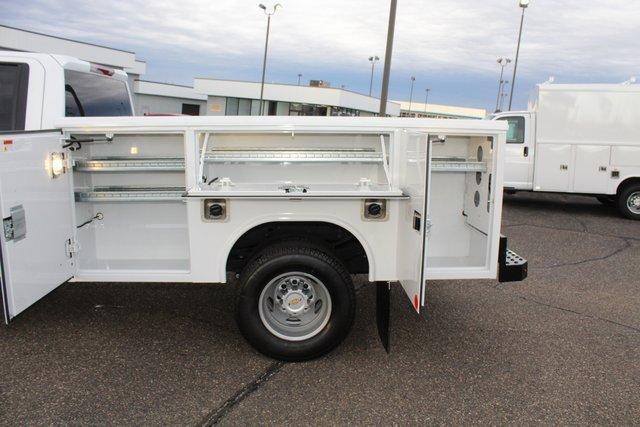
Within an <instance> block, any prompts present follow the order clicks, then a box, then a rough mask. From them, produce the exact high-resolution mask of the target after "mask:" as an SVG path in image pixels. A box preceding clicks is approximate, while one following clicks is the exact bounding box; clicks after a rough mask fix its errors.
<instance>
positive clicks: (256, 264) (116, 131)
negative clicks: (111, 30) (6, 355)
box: [0, 56, 527, 360]
mask: <svg viewBox="0 0 640 427" xmlns="http://www.w3.org/2000/svg"><path fill="white" fill-rule="evenodd" d="M11 61H13V62H10V63H11V64H14V65H18V68H20V65H21V62H20V60H19V59H18V57H17V56H16V57H14V58H13V59H12V60H11ZM4 62H5V63H9V62H8V61H6V60H4ZM86 65H87V67H84V68H86V70H85V71H88V72H89V73H91V65H90V64H86ZM56 66H59V65H56ZM34 69H35V70H36V72H37V73H40V69H38V68H37V67H35V68H34ZM23 70H24V68H23ZM26 70H27V71H26V72H27V73H29V74H27V75H26V76H25V75H24V74H22V75H21V76H22V77H21V78H22V80H21V81H26V82H31V81H36V82H38V86H37V87H36V89H35V90H36V91H37V92H38V93H39V94H42V93H43V90H42V85H43V84H44V88H45V91H46V88H47V87H50V86H51V87H57V88H58V90H59V93H58V97H59V98H62V99H63V100H61V99H57V100H54V101H52V102H54V104H53V105H55V106H56V108H57V109H58V110H59V111H75V110H79V107H80V104H82V105H83V109H84V112H85V115H86V112H87V108H86V105H87V104H85V103H84V102H80V103H78V99H76V97H74V96H66V99H64V98H65V96H64V92H63V89H62V88H63V87H62V86H60V84H59V83H60V82H59V81H57V80H56V81H54V82H49V81H48V79H49V76H50V75H51V76H54V78H56V79H59V78H60V77H61V76H62V74H60V73H57V74H56V73H51V74H49V73H48V72H47V73H46V75H44V81H40V80H37V79H35V80H34V78H35V77H37V76H42V74H36V76H32V75H31V74H30V73H31V70H32V68H31V65H30V66H29V67H27V68H26ZM23 72H24V71H23ZM63 74H64V73H63ZM94 74H102V71H98V72H97V73H94ZM107 77H112V76H107ZM21 88H22V86H21ZM15 93H16V94H18V95H20V94H22V95H24V94H26V102H18V101H16V102H14V103H13V104H10V105H17V106H19V107H18V109H17V110H16V112H15V114H14V115H15V116H17V117H25V120H24V123H35V122H36V121H37V118H35V117H34V118H30V117H29V116H28V115H29V114H30V113H31V112H32V111H36V110H37V107H36V106H33V105H32V104H31V103H33V102H35V103H37V104H38V105H39V106H40V108H42V105H43V104H42V99H38V98H37V96H34V95H32V94H31V88H30V86H29V85H27V87H26V89H24V90H22V89H21V90H18V91H15ZM76 94H77V91H76ZM78 95H79V94H78ZM51 96H52V97H53V98H55V96H53V95H51ZM109 96H111V97H113V96H114V95H113V93H111V92H110V93H109ZM78 98H81V97H80V96H78ZM81 101H82V100H81ZM3 102H4V101H3ZM123 102H124V101H123ZM116 104H118V103H116ZM119 105H121V103H120V104H119ZM60 107H63V108H60ZM74 109H75V110H74ZM25 111H26V113H25ZM40 114H42V113H40ZM80 115H82V114H80ZM54 122H55V123H53V124H52V125H51V126H52V127H53V128H52V129H41V130H39V131H33V130H29V129H28V128H27V126H25V127H24V129H25V130H22V129H12V130H7V129H5V131H4V133H2V134H0V141H2V149H0V209H1V212H2V218H3V233H2V236H0V237H1V239H0V242H1V245H0V249H1V252H2V253H1V257H0V259H1V260H2V275H1V278H2V282H1V287H2V296H3V312H4V316H5V319H6V321H7V322H8V321H9V320H10V319H12V318H13V317H15V316H16V315H18V314H19V313H20V312H22V311H23V310H25V309H26V308H28V307H29V306H30V305H32V304H33V303H34V302H36V301H38V300H39V299H40V298H42V297H43V296H44V295H46V294H47V293H49V292H50V291H52V290H53V289H55V288H56V287H57V286H59V285H60V284H62V283H64V282H67V281H76V282H77V281H82V282H117V281H120V282H146V283H148V282H169V283H171V282H216V283H226V282H227V279H228V277H229V274H230V273H236V274H238V276H239V285H238V298H237V302H236V306H235V310H236V315H237V316H236V318H237V323H238V325H239V328H240V330H241V332H242V333H243V335H244V336H245V337H246V338H247V340H248V341H249V342H250V343H251V344H252V345H253V346H254V347H255V348H256V349H258V350H259V351H261V352H263V353H265V354H267V355H269V356H271V357H274V358H279V359H284V360H305V359H309V358H313V357H317V356H320V355H322V354H324V353H326V352H328V351H330V350H331V349H332V348H333V347H335V346H336V345H338V344H339V343H340V342H341V341H342V339H343V338H344V337H345V336H346V335H347V333H348V332H349V330H350V327H351V325H352V322H353V319H354V315H355V302H356V298H355V292H354V287H353V283H352V277H351V275H352V274H367V275H368V278H369V281H371V282H374V283H376V286H377V305H378V306H377V321H378V330H379V333H380V336H381V338H382V340H383V343H384V344H385V347H386V348H387V349H388V337H389V331H388V325H389V322H388V320H389V298H390V286H391V285H390V284H391V283H392V282H399V283H400V284H401V285H402V287H403V288H404V291H405V292H406V294H407V296H408V297H409V300H410V303H411V305H412V306H413V307H414V309H415V310H416V311H417V312H420V310H421V308H422V307H423V306H424V304H425V288H426V286H427V283H428V282H427V281H429V280H458V279H495V278H499V279H500V280H501V281H516V280H522V279H524V277H526V274H527V263H526V261H525V260H523V259H522V258H520V257H519V256H517V255H515V254H514V253H512V252H510V251H508V249H507V247H506V239H505V238H504V237H501V235H500V219H501V213H502V175H503V156H504V149H505V145H506V144H505V137H506V129H507V125H506V124H505V123H502V122H495V121H463V120H459V121H458V120H422V119H421V120H415V119H393V118H327V117H162V118H161V117H79V118H73V117H67V118H62V117H59V118H58V119H56V120H54ZM14 123H18V124H20V123H21V122H19V121H18V122H14ZM47 126H48V125H47Z"/></svg>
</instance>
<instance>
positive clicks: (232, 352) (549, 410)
mask: <svg viewBox="0 0 640 427" xmlns="http://www.w3.org/2000/svg"><path fill="white" fill-rule="evenodd" d="M503 233H504V234H506V235H507V236H508V237H509V241H510V246H511V247H512V249H514V250H516V251H517V252H518V253H520V254H521V255H523V256H524V257H526V258H527V259H528V260H529V263H530V268H529V278H528V279H527V280H526V281H524V282H520V283H512V284H499V283H497V282H496V281H486V280H485V281H482V280H476V281H464V282H463V281H460V282H458V281H445V282H433V283H429V286H428V291H427V306H426V310H425V312H424V314H422V315H420V316H418V315H416V314H415V313H414V312H413V311H412V309H411V306H410V303H409V301H408V299H407V298H406V297H405V296H404V294H403V293H402V290H401V289H400V288H399V287H398V286H395V287H394V289H393V292H392V314H391V331H392V332H391V353H390V354H387V353H385V351H384V350H383V348H382V346H381V345H380V344H379V342H378V337H377V332H376V327H375V320H374V319H375V311H374V309H375V306H374V302H375V292H374V288H373V287H372V286H367V283H366V278H364V277H357V278H356V284H357V286H358V287H359V291H358V312H357V318H356V324H355V326H354V328H353V331H352V332H351V334H350V335H349V337H348V338H347V339H346V341H345V342H344V343H343V345H341V346H340V347H339V348H338V349H336V350H335V351H333V352H332V353H331V354H329V355H328V356H326V357H324V358H322V359H319V360H315V361H312V362H307V363H289V364H285V363H280V362H275V361H273V360H270V359H268V358H265V357H263V356H261V355H260V354H258V353H256V352H255V351H254V350H253V349H252V348H251V347H250V346H249V345H248V344H246V343H245V342H244V340H243V339H242V337H241V336H240V334H239V332H238V330H237V328H236V326H235V324H234V322H233V298H234V295H233V288H232V287H231V286H221V285H199V284H176V285H166V284H123V283H119V284H118V283H114V284H87V283H74V284H65V285H63V286H61V287H60V288H58V289H57V290H56V291H54V292H52V293H51V294H50V295H48V296H47V297H45V298H44V299H43V300H42V301H40V302H39V303H37V304H36V305H34V306H33V307H32V308H30V309H29V310H27V311H26V312H25V313H23V314H22V315H20V316H19V317H18V318H17V319H16V320H15V321H14V322H13V323H12V324H11V325H9V326H8V327H0V424H2V425H16V424H31V425H33V424H75V425H84V424H92V425H93V424H102V425H104V424H107V425H123V424H127V425H130V424H136V425H139V424H145V425H158V424H163V425H166V424H172V425H176V424H177V425H203V424H213V423H219V424H221V425H238V424H241V425H254V424H294V423H295V424H321V425H325V424H332V425H334V424H377V425H380V424H417V423H420V424H469V423H478V424H534V423H544V424H551V423H553V424H625V425H628V424H638V423H640V421H639V420H640V222H634V221H631V220H626V219H622V218H620V217H619V216H618V215H617V214H616V212H615V211H614V210H613V209H612V208H607V207H605V206H602V205H600V204H599V203H598V202H597V201H595V200H594V199H591V198H586V197H577V196H558V195H539V194H536V195H534V194H517V195H513V196H506V200H505V209H504V217H503Z"/></svg>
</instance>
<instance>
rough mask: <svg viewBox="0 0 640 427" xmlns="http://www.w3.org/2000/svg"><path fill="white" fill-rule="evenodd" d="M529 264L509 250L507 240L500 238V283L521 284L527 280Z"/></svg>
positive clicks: (503, 237)
mask: <svg viewBox="0 0 640 427" xmlns="http://www.w3.org/2000/svg"><path fill="white" fill-rule="evenodd" d="M528 268H529V262H528V261H527V260H526V259H524V258H522V257H521V256H520V255H518V254H517V253H515V252H513V251H511V250H509V248H508V246H507V238H506V237H505V236H500V253H499V254H498V281H499V282H501V283H502V282H520V281H522V280H524V279H526V278H527V275H528Z"/></svg>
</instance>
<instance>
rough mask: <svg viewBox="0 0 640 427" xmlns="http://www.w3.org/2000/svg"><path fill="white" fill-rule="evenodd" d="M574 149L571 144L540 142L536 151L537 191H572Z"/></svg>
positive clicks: (535, 188)
mask: <svg viewBox="0 0 640 427" xmlns="http://www.w3.org/2000/svg"><path fill="white" fill-rule="evenodd" d="M572 157H573V155H572V150H571V145H569V144H539V145H538V147H537V152H536V171H535V187H534V190H536V191H559V192H567V191H571V182H572V176H573V164H572V163H573V162H572Z"/></svg>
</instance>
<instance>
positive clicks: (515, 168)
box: [497, 113, 534, 190]
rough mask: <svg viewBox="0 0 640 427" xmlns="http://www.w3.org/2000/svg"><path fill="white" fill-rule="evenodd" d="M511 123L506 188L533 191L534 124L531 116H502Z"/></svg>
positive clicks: (506, 161)
mask: <svg viewBox="0 0 640 427" xmlns="http://www.w3.org/2000/svg"><path fill="white" fill-rule="evenodd" d="M497 120H504V121H506V122H507V123H509V130H508V131H507V146H506V149H505V164H504V187H505V188H513V189H516V190H532V189H533V158H534V153H533V150H534V144H533V137H534V135H533V122H532V118H531V114H529V113H522V114H513V115H505V116H500V117H498V118H497Z"/></svg>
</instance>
